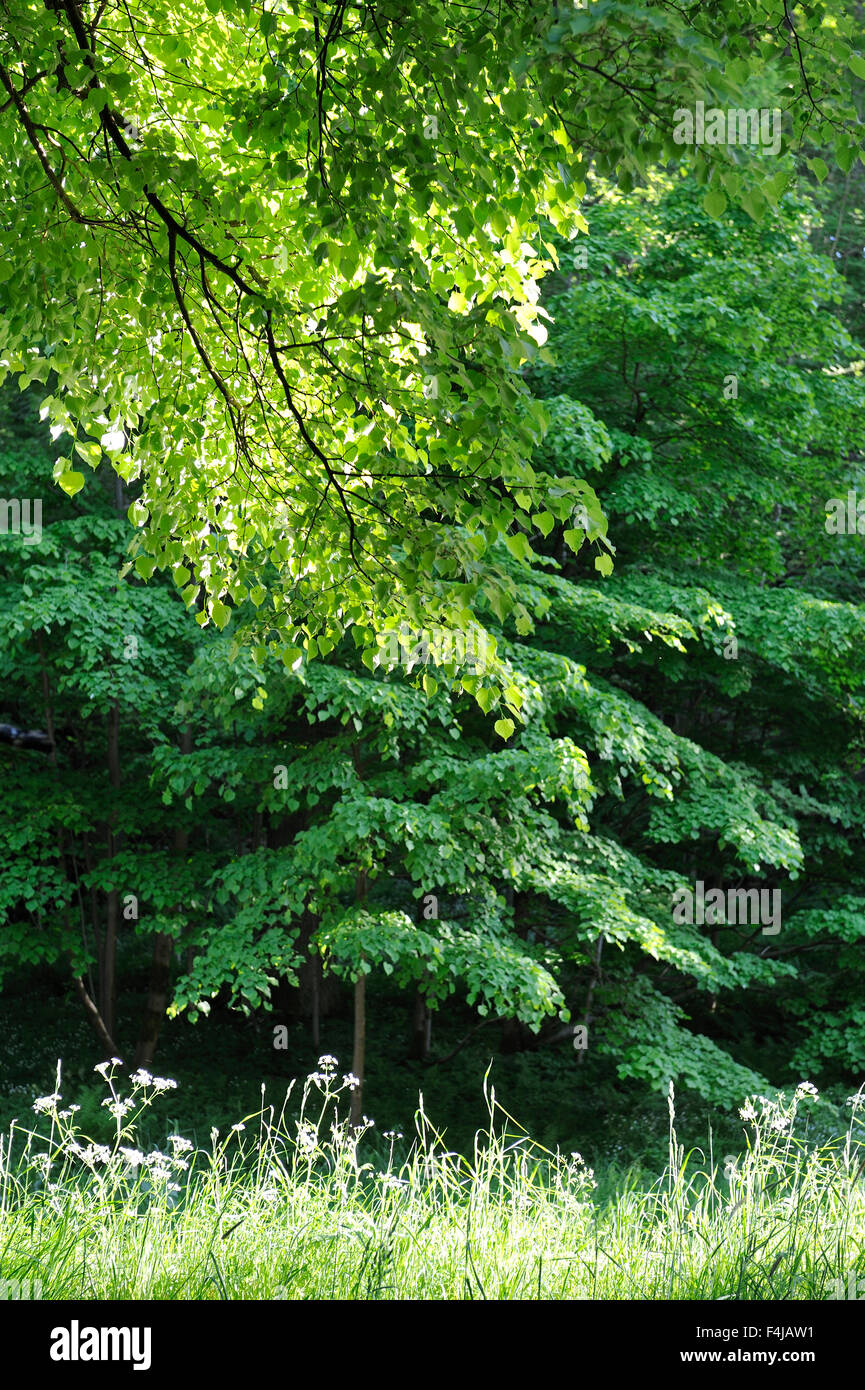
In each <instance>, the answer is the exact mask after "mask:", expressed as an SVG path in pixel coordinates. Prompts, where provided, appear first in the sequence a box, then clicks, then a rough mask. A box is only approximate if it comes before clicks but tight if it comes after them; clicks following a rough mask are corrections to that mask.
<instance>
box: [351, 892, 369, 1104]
mask: <svg viewBox="0 0 865 1390" xmlns="http://www.w3.org/2000/svg"><path fill="white" fill-rule="evenodd" d="M366 877H367V871H366V869H360V870H359V872H358V875H357V885H356V889H355V901H356V902H357V903H362V902H364V900H365V898H366ZM365 1053H366V975H360V976H358V978H357V980H356V981H355V985H354V1050H353V1052H352V1058H351V1069H352V1072H353V1073H354V1075H355V1076H356V1077H357V1086H356V1087H355V1089H354V1090H353V1091H352V1093H351V1124H352V1127H353V1128H357V1126H358V1125H359V1124H360V1123H361V1120H362V1118H363V1068H364V1056H365Z"/></svg>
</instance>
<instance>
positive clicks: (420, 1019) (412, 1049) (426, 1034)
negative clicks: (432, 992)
mask: <svg viewBox="0 0 865 1390" xmlns="http://www.w3.org/2000/svg"><path fill="white" fill-rule="evenodd" d="M431 1034H432V1012H431V1010H430V1009H429V1008H428V1006H427V1002H426V999H425V998H424V995H423V993H422V991H421V990H417V992H416V993H415V996H414V1000H413V1001H412V1018H411V1043H410V1045H409V1056H410V1057H411V1058H412V1060H413V1061H415V1062H425V1061H426V1059H427V1057H428V1056H429V1049H430V1038H431Z"/></svg>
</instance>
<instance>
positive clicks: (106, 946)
mask: <svg viewBox="0 0 865 1390" xmlns="http://www.w3.org/2000/svg"><path fill="white" fill-rule="evenodd" d="M108 775H109V779H110V782H111V788H112V791H119V789H120V706H119V704H118V702H117V701H116V700H115V701H114V703H113V705H112V706H111V709H110V711H109V715H108ZM112 799H113V798H112ZM116 827H117V806H116V804H115V805H113V806H112V807H111V810H110V813H109V817H108V834H107V850H108V858H109V859H113V857H114V855H115V854H116V853H117V852H118V850H119V848H120V836H119V835H118V834H117V833H116ZM119 918H120V894H119V893H118V891H117V889H116V888H112V889H110V890H109V893H108V902H107V906H106V915H105V937H104V940H103V947H102V971H101V978H100V982H99V984H100V996H99V1012H100V1013H101V1014H102V1017H103V1019H104V1021H105V1029H106V1032H107V1033H109V1034H110V1035H111V1036H112V1037H113V1036H114V1032H115V1027H116V1021H117V925H118V921H119Z"/></svg>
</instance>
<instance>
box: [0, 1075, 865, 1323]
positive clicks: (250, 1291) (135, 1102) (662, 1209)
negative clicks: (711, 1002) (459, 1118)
mask: <svg viewBox="0 0 865 1390" xmlns="http://www.w3.org/2000/svg"><path fill="white" fill-rule="evenodd" d="M97 1070H100V1071H101V1074H102V1075H103V1076H104V1078H105V1081H106V1084H107V1087H108V1089H109V1092H110V1094H109V1095H108V1096H107V1097H106V1102H105V1104H106V1107H107V1108H108V1110H109V1112H110V1113H111V1115H112V1117H113V1119H114V1122H115V1136H114V1139H113V1142H112V1143H110V1144H98V1143H93V1142H91V1141H89V1140H88V1139H87V1138H86V1136H84V1135H82V1134H81V1133H80V1132H79V1131H78V1129H77V1128H76V1123H75V1110H74V1108H73V1107H70V1108H69V1109H64V1108H63V1106H62V1100H61V1096H60V1086H61V1079H60V1067H59V1064H58V1073H57V1086H56V1090H55V1092H54V1093H53V1094H52V1095H51V1096H46V1097H42V1098H40V1099H39V1100H37V1101H36V1103H35V1105H34V1110H35V1112H36V1114H37V1116H38V1117H39V1119H38V1120H37V1122H36V1124H35V1127H34V1128H30V1129H28V1128H23V1127H19V1126H18V1125H17V1124H16V1125H13V1126H12V1127H11V1128H10V1130H9V1132H8V1134H7V1135H5V1136H4V1137H3V1139H2V1142H0V1291H2V1289H3V1288H5V1290H6V1296H7V1297H16V1296H18V1297H24V1296H27V1294H28V1284H27V1283H26V1282H23V1281H30V1282H29V1291H30V1294H31V1296H32V1294H33V1289H34V1285H35V1286H36V1287H37V1289H38V1286H39V1285H41V1290H40V1296H41V1297H42V1298H45V1299H62V1298H71V1299H98V1300H109V1299H208V1300H211V1299H304V1298H324V1299H653V1300H671V1299H819V1300H822V1299H827V1298H845V1297H856V1296H857V1293H856V1289H857V1285H856V1283H855V1280H856V1279H857V1277H861V1276H865V1187H863V1181H862V1172H863V1169H865V1135H863V1133H862V1120H861V1118H860V1116H861V1111H862V1109H863V1105H865V1098H863V1096H862V1094H861V1093H860V1094H859V1095H857V1096H855V1097H851V1099H850V1102H849V1104H850V1119H849V1124H848V1125H847V1126H846V1130H845V1131H844V1132H843V1133H840V1134H839V1135H838V1136H837V1138H835V1139H832V1140H830V1141H828V1142H825V1141H824V1142H821V1143H819V1144H816V1143H811V1142H809V1139H808V1133H807V1131H808V1123H807V1113H808V1108H809V1105H810V1104H811V1103H812V1101H813V1100H814V1099H815V1093H814V1091H813V1088H811V1087H809V1086H808V1085H807V1083H804V1084H803V1085H802V1086H800V1087H799V1088H798V1090H797V1091H796V1093H795V1095H794V1096H792V1097H787V1098H785V1097H784V1096H782V1095H779V1096H778V1097H776V1099H774V1100H769V1099H766V1098H764V1097H755V1098H752V1099H750V1100H748V1101H747V1102H746V1104H745V1106H744V1107H743V1110H742V1111H741V1112H740V1113H741V1114H742V1117H743V1118H744V1119H745V1120H746V1122H747V1123H748V1125H749V1141H748V1145H747V1149H746V1151H745V1152H744V1153H743V1154H742V1155H740V1156H739V1157H738V1158H737V1159H736V1161H735V1162H728V1163H727V1164H726V1168H725V1171H724V1172H721V1171H720V1165H719V1161H718V1160H717V1157H716V1156H715V1155H714V1154H713V1153H712V1148H711V1142H710V1144H709V1145H708V1146H707V1148H706V1149H705V1150H697V1149H695V1150H692V1151H691V1152H689V1153H687V1154H686V1153H685V1151H684V1149H683V1147H682V1146H681V1145H680V1144H679V1142H678V1140H677V1136H676V1129H675V1108H674V1099H673V1092H672V1087H671V1088H670V1095H669V1101H668V1104H669V1121H670V1123H669V1136H670V1137H669V1159H668V1163H667V1166H666V1169H665V1171H664V1173H663V1175H662V1176H661V1177H660V1178H659V1179H658V1180H657V1181H656V1182H655V1183H653V1184H651V1185H649V1186H648V1187H647V1188H641V1187H639V1186H637V1185H636V1184H635V1183H634V1182H630V1183H629V1182H625V1183H624V1184H623V1185H622V1186H621V1187H620V1189H619V1190H618V1191H617V1192H616V1193H615V1194H614V1195H613V1196H612V1197H611V1198H609V1199H607V1200H605V1201H603V1202H601V1201H599V1200H598V1194H597V1184H596V1182H595V1178H594V1174H593V1173H592V1170H591V1169H590V1168H589V1167H587V1165H586V1164H585V1162H584V1161H583V1159H582V1158H581V1157H580V1155H579V1154H570V1155H565V1154H561V1153H552V1152H550V1151H549V1150H548V1149H545V1148H543V1147H542V1146H540V1145H538V1144H536V1143H533V1142H532V1140H531V1139H530V1138H529V1137H528V1136H526V1135H525V1134H524V1133H522V1132H519V1126H517V1125H516V1124H515V1122H514V1121H513V1120H512V1119H511V1117H510V1116H508V1115H506V1114H505V1113H504V1112H503V1111H502V1109H501V1107H500V1106H499V1105H498V1104H497V1102H496V1099H495V1094H494V1092H493V1091H492V1090H491V1089H488V1085H487V1083H486V1082H485V1087H484V1090H485V1098H486V1100H487V1108H488V1111H489V1116H490V1122H489V1127H488V1128H487V1129H486V1130H485V1131H480V1132H479V1133H478V1134H477V1135H476V1137H475V1145H474V1152H473V1154H472V1155H470V1156H468V1157H466V1156H463V1155H459V1154H456V1153H452V1152H449V1151H448V1150H447V1148H446V1147H445V1144H444V1142H443V1140H442V1137H441V1135H440V1134H439V1133H438V1131H437V1130H436V1128H435V1126H434V1124H433V1123H432V1121H431V1120H430V1118H429V1117H428V1116H427V1115H426V1113H425V1111H424V1108H423V1100H422V1098H421V1102H420V1106H419V1109H418V1111H417V1115H416V1135H415V1136H414V1139H413V1141H412V1142H411V1144H410V1146H409V1147H408V1149H407V1151H406V1147H405V1144H404V1143H403V1139H404V1136H401V1135H397V1134H387V1135H384V1136H378V1135H377V1134H376V1132H375V1131H374V1128H373V1126H372V1123H371V1122H370V1121H367V1120H365V1121H364V1123H363V1125H362V1126H360V1127H359V1128H357V1129H354V1130H353V1129H352V1128H351V1126H350V1123H349V1120H348V1117H347V1114H346V1113H345V1112H346V1111H347V1100H348V1096H347V1094H346V1093H347V1092H348V1091H349V1090H350V1089H351V1088H352V1086H353V1085H354V1084H355V1082H354V1078H353V1077H351V1076H344V1077H342V1078H341V1079H340V1078H339V1076H338V1071H337V1064H336V1061H335V1059H333V1058H329V1057H326V1058H321V1059H320V1061H319V1069H318V1071H317V1072H315V1073H314V1074H313V1075H312V1076H310V1077H308V1078H307V1079H306V1082H305V1085H304V1088H303V1095H302V1104H301V1107H300V1117H299V1119H294V1120H288V1119H287V1118H286V1103H287V1101H288V1096H286V1102H285V1103H284V1104H283V1106H282V1108H281V1110H280V1111H279V1112H278V1113H277V1111H276V1110H275V1109H274V1108H273V1107H271V1106H268V1105H266V1104H264V1103H262V1107H261V1110H260V1111H259V1112H258V1113H257V1114H255V1115H252V1116H247V1117H246V1119H245V1120H244V1121H242V1122H241V1123H240V1124H238V1125H236V1126H234V1127H233V1128H232V1129H231V1130H230V1131H229V1133H228V1134H226V1135H223V1136H220V1134H219V1133H218V1131H216V1130H213V1131H212V1132H211V1145H210V1148H209V1149H202V1148H195V1147H194V1146H193V1145H192V1143H191V1141H189V1140H187V1139H184V1138H183V1137H182V1136H178V1135H174V1136H170V1137H169V1139H168V1141H167V1142H166V1144H165V1146H164V1147H165V1149H166V1150H167V1152H163V1151H162V1150H152V1151H151V1152H150V1153H144V1152H142V1151H141V1150H139V1149H137V1148H136V1147H135V1137H136V1125H137V1123H138V1121H139V1120H140V1119H141V1116H142V1115H143V1114H144V1112H145V1111H146V1110H147V1108H148V1107H149V1106H150V1105H151V1104H152V1102H153V1101H154V1100H155V1099H156V1098H157V1097H158V1096H159V1094H160V1092H162V1091H166V1090H169V1089H170V1088H172V1087H173V1085H174V1083H173V1082H170V1081H163V1080H161V1079H160V1078H153V1077H151V1076H149V1075H148V1074H147V1073H146V1072H138V1073H136V1074H135V1076H133V1077H132V1078H131V1079H130V1085H131V1089H130V1090H129V1092H128V1094H126V1095H122V1094H121V1093H120V1090H119V1086H120V1084H121V1079H122V1077H121V1075H120V1074H119V1073H118V1071H117V1068H116V1067H115V1066H113V1065H111V1064H107V1063H106V1064H102V1066H101V1067H100V1068H97ZM289 1094H290V1091H289ZM262 1102H264V1097H263V1096H262ZM863 1294H865V1288H863Z"/></svg>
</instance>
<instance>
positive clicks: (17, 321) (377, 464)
mask: <svg viewBox="0 0 865 1390" xmlns="http://www.w3.org/2000/svg"><path fill="white" fill-rule="evenodd" d="M0 25H2V34H3V46H4V52H5V53H6V54H7V55H8V56H7V58H6V59H5V60H4V63H3V64H2V65H0V84H2V87H3V89H4V90H5V92H6V94H7V95H6V99H5V101H4V102H3V106H2V112H0V115H2V119H0V142H2V151H3V156H4V159H3V168H4V173H3V178H4V207H5V209H6V212H5V214H4V219H3V241H2V251H3V255H2V258H0V265H2V277H3V279H4V283H3V285H2V286H0V312H2V319H0V325H2V338H0V352H2V364H3V365H2V371H3V372H4V373H5V372H7V371H11V372H13V373H15V374H17V376H18V378H19V381H20V382H21V383H22V384H23V383H26V382H29V381H34V380H38V381H41V382H43V383H45V385H46V386H47V387H48V395H47V398H46V409H47V411H48V413H49V416H50V419H51V421H52V424H53V427H54V430H55V433H56V435H57V436H58V437H61V436H62V437H64V438H65V440H66V451H65V453H64V456H63V457H61V458H60V459H58V462H57V465H56V476H57V479H58V481H59V482H60V484H61V486H62V487H64V488H65V489H66V490H67V491H68V492H70V493H74V492H75V491H76V490H77V489H79V488H80V487H82V486H83V483H84V475H83V474H82V473H81V472H80V471H79V470H78V469H77V468H76V467H74V465H75V464H76V462H77V461H78V459H83V460H84V461H85V462H86V463H87V464H88V465H90V466H96V465H98V463H99V462H100V460H101V459H102V457H103V450H107V451H108V453H109V455H110V457H111V459H112V464H113V466H114V467H115V468H116V470H117V472H118V473H119V475H120V476H121V477H122V478H124V479H125V480H126V481H127V482H132V481H133V480H140V484H141V486H140V495H139V496H137V497H136V499H135V501H134V503H133V506H132V512H131V515H132V517H133V519H134V520H135V522H136V524H137V525H138V526H139V527H140V528H141V532H140V535H139V537H138V540H137V545H136V555H135V565H136V568H137V572H138V573H139V574H140V575H141V576H142V577H144V578H148V577H149V576H150V575H151V574H152V573H153V571H154V569H155V568H157V567H159V568H161V569H167V570H170V571H171V573H172V575H173V576H174V579H175V581H176V582H177V584H178V585H179V586H180V588H181V590H182V592H183V595H184V598H185V601H186V603H187V606H189V607H193V606H196V605H198V611H197V614H196V616H197V618H198V620H199V621H200V622H202V623H204V622H207V621H210V620H212V621H213V622H215V623H216V625H217V626H222V625H224V624H225V623H226V622H227V621H228V619H229V616H230V613H231V610H232V608H233V607H234V606H235V605H238V604H240V603H242V602H243V601H244V599H245V598H246V597H247V596H249V597H250V598H251V599H252V602H253V603H254V604H255V605H258V606H260V612H259V617H258V621H257V624H256V626H257V629H258V632H259V636H260V638H261V641H260V642H259V645H262V642H265V641H267V640H275V641H278V642H279V643H280V644H281V645H282V646H283V647H285V648H286V649H287V651H288V652H289V653H291V652H293V651H299V650H301V649H303V650H305V651H306V652H307V653H308V654H309V655H313V656H314V655H316V654H318V653H322V654H326V653H327V652H328V651H331V650H333V646H334V644H335V643H336V642H337V641H338V640H339V639H340V638H341V636H342V635H343V633H344V632H345V631H346V630H347V629H348V628H350V627H352V626H358V627H359V628H360V629H367V630H368V631H370V632H372V631H378V630H380V629H381V627H382V626H383V625H385V624H386V622H387V620H388V619H391V620H393V622H395V623H399V622H400V621H403V620H407V621H409V622H412V623H417V622H418V621H422V622H423V621H426V622H435V621H444V622H446V623H450V624H452V625H460V626H466V625H467V624H468V623H470V622H471V621H472V620H473V618H474V617H475V616H476V615H475V613H474V608H475V606H476V605H477V604H478V603H483V602H490V603H492V604H493V606H494V608H498V609H499V610H500V612H501V613H502V614H503V613H504V612H506V611H508V610H509V609H510V608H512V607H513V605H514V603H515V602H516V601H517V596H516V594H515V593H514V592H513V590H512V588H511V587H510V585H509V583H508V582H507V580H506V579H504V578H503V577H502V574H501V572H500V571H497V570H496V568H495V567H494V566H491V565H490V563H489V557H490V553H491V548H492V547H494V546H495V544H496V542H497V540H499V539H500V538H502V537H507V538H508V540H509V542H510V544H511V545H512V548H513V549H514V553H515V554H518V555H522V556H523V557H525V558H528V556H529V553H530V548H529V545H528V541H527V539H526V531H527V530H528V529H530V528H531V527H532V526H533V525H535V524H538V523H536V522H534V521H533V520H532V518H541V519H542V520H541V522H540V524H541V525H547V524H551V523H552V522H555V521H565V520H567V519H571V524H570V525H569V526H568V527H567V528H566V543H569V542H570V540H573V541H574V543H575V544H578V543H579V541H580V540H581V539H582V536H583V534H584V533H585V529H586V528H585V526H584V525H583V524H582V523H580V522H579V521H575V520H574V518H575V517H588V518H589V520H590V523H591V534H592V535H593V536H594V538H595V541H596V543H597V545H598V547H599V548H600V549H601V550H602V549H603V546H604V536H605V522H604V518H603V515H602V512H601V509H600V506H599V503H598V500H597V497H596V495H595V493H594V492H593V490H592V489H591V488H590V487H589V486H588V485H587V484H585V483H584V482H581V481H580V480H579V479H578V478H577V477H574V476H572V475H564V476H562V475H557V474H555V473H550V472H547V471H545V470H543V469H542V468H540V467H539V466H538V464H537V462H535V463H534V464H532V463H530V462H529V461H528V456H529V454H530V453H531V451H532V449H533V447H534V446H535V445H536V444H537V442H538V440H539V438H540V436H541V433H542V431H543V428H544V424H545V416H544V412H543V410H542V409H541V408H540V407H539V406H538V404H537V402H535V401H533V400H532V399H531V398H530V396H529V395H528V394H527V392H526V390H525V389H524V386H523V384H522V382H521V381H520V379H519V378H518V377H517V376H516V375H515V374H514V370H513V369H514V367H516V366H519V364H520V363H522V362H525V361H528V360H532V359H534V358H535V357H536V356H537V355H538V354H539V352H542V351H543V349H542V347H541V344H542V343H543V341H544V337H545V331H546V330H545V327H544V323H543V320H544V317H545V313H544V311H543V310H542V308H540V306H539V305H538V303H537V299H538V282H539V280H540V279H541V277H542V276H543V274H544V273H545V272H546V271H547V270H548V269H550V267H551V266H552V265H553V264H554V263H555V255H554V252H553V250H552V244H551V241H550V238H549V236H548V235H547V234H546V233H545V228H547V227H549V226H550V225H552V227H554V228H558V230H559V231H560V232H561V233H563V234H565V235H571V234H575V233H577V232H580V231H582V232H585V231H586V223H585V220H584V219H583V216H582V214H581V212H580V210H579V209H580V200H581V199H582V197H583V195H584V193H585V173H586V171H587V169H588V167H589V165H590V164H591V163H592V162H594V165H595V167H596V169H597V170H598V171H599V172H600V173H602V174H603V173H607V174H608V173H611V172H612V171H614V170H617V171H618V174H619V179H620V186H622V187H623V188H627V187H629V186H631V185H632V183H633V180H634V178H635V177H637V176H639V175H640V173H641V171H645V170H646V169H647V168H648V167H650V166H651V165H652V164H653V163H655V162H657V161H659V160H661V161H663V160H667V159H670V158H674V157H678V156H679V155H681V153H682V147H681V145H679V144H677V143H676V138H677V137H676V133H675V128H676V112H677V111H678V110H679V109H680V108H682V107H683V106H684V107H694V106H695V104H696V103H697V102H698V101H702V102H703V103H704V104H706V105H711V104H712V103H717V105H718V106H720V107H727V106H739V105H740V104H741V103H742V102H745V104H746V105H748V104H751V101H752V93H753V92H754V91H757V92H758V94H759V97H760V99H761V101H768V102H770V103H771V104H773V105H774V104H778V103H782V104H783V106H784V109H785V120H786V121H787V122H788V124H789V127H790V129H789V135H790V137H791V138H792V142H793V144H794V145H795V143H796V141H797V140H798V139H799V138H800V137H801V135H802V134H803V132H805V131H807V133H808V137H809V139H821V138H822V139H824V142H825V139H826V138H828V135H829V134H831V137H832V139H833V140H834V143H835V150H836V154H837V158H838V161H839V163H840V164H841V167H842V168H843V167H849V166H850V164H851V163H852V161H853V160H854V159H855V157H856V150H857V145H856V135H855V129H854V127H855V125H856V110H855V106H854V103H853V101H852V100H851V97H850V94H849V91H848V89H847V81H848V77H847V74H848V69H852V70H853V71H854V72H857V71H860V70H865V58H863V57H862V56H861V55H860V54H859V53H858V51H857V50H855V48H854V47H853V46H852V45H853V43H854V42H855V20H854V17H853V16H852V15H849V14H845V13H844V9H843V7H842V6H841V5H840V4H837V3H833V4H827V5H821V6H819V7H804V6H798V7H795V8H794V9H790V8H789V7H788V6H786V5H784V6H783V7H778V12H777V15H776V14H774V13H768V14H767V12H766V11H765V7H764V6H763V5H758V4H757V3H756V0H746V3H742V0H717V2H716V3H713V4H711V5H698V6H693V7H691V8H684V9H683V8H682V7H681V6H678V5H674V4H672V3H659V4H655V5H652V6H638V5H630V4H619V3H614V0H600V3H597V4H593V5H590V6H587V7H585V8H576V7H573V8H571V7H558V6H554V7H553V8H552V10H551V11H549V12H548V11H546V10H544V9H543V8H540V9H539V8H538V7H537V5H535V4H534V3H532V2H531V0H516V2H515V3H512V4H509V5H507V6H498V7H495V8H487V7H483V8H479V9H474V10H473V9H469V10H467V9H466V7H465V6H464V5H460V4H454V3H449V0H432V2H431V3H429V4H425V5H423V6H421V7H418V6H414V5H403V4H401V3H399V2H398V0H382V3H378V4H375V5H364V4H358V5H349V4H347V3H345V0H338V2H337V3H332V4H329V5H323V4H320V3H317V0H316V3H311V2H310V3H293V4H287V3H280V4H275V5H274V6H273V7H272V8H270V9H264V10H263V11H262V12H261V13H259V12H258V11H257V10H254V9H253V8H252V6H251V5H250V3H249V0H232V3H225V4H221V3H219V0H209V3H208V14H207V15H206V16H204V15H203V14H202V12H201V10H200V8H199V7H198V6H193V5H188V4H186V3H182V2H178V3H175V0H158V3H157V4H156V5H155V6H154V5H153V4H149V3H148V5H146V6H142V5H140V4H138V3H132V4H125V3H124V4H123V5H122V6H121V5H118V4H115V3H111V2H109V3H104V2H103V3H100V4H98V5H97V4H96V3H95V0H94V3H89V4H84V3H80V0H49V3H47V4H46V5H45V6H44V7H43V6H40V5H38V4H36V3H32V2H30V3H28V0H12V3H10V4H9V5H8V6H7V7H6V9H5V11H4V14H3V17H2V21H0ZM740 155H741V151H737V150H736V148H735V147H734V146H729V145H726V144H716V145H711V144H703V145H701V146H699V147H698V148H696V149H695V151H694V158H695V167H696V170H697V176H698V179H699V181H700V182H701V183H702V184H704V185H705V186H706V188H707V205H708V206H709V207H710V209H711V210H712V211H713V212H715V213H717V212H718V211H719V210H721V209H723V207H724V205H725V203H726V200H727V198H728V197H731V198H738V199H741V200H742V201H743V204H744V205H745V206H746V207H747V208H749V210H750V211H751V212H752V213H753V215H754V216H759V215H760V213H761V212H762V210H763V209H764V208H765V207H766V205H767V200H768V201H769V202H771V201H774V200H776V199H777V197H778V196H780V193H781V191H782V189H783V187H784V186H785V185H786V183H787V182H788V180H789V177H790V171H789V169H788V168H787V167H786V166H784V165H783V163H782V164H780V165H778V164H773V165H769V164H767V162H766V160H765V159H763V160H749V161H745V162H744V163H742V161H741V159H740ZM597 558H598V560H599V562H600V563H602V564H604V565H606V563H607V561H608V557H607V556H606V555H605V554H604V553H599V554H598V555H597ZM506 703H507V701H506ZM516 712H517V710H516V706H514V705H511V707H510V713H512V714H515V713H516Z"/></svg>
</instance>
